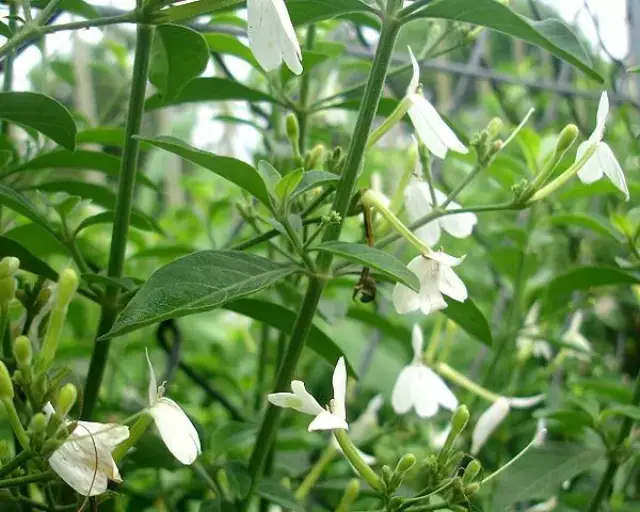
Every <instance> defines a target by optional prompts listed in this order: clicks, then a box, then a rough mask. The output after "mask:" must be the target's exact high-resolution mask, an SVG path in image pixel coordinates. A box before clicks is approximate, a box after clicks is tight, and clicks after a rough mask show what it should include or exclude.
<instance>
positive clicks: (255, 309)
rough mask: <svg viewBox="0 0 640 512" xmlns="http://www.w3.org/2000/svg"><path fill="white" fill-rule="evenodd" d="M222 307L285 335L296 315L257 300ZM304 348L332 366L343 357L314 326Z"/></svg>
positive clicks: (352, 370)
mask: <svg viewBox="0 0 640 512" xmlns="http://www.w3.org/2000/svg"><path fill="white" fill-rule="evenodd" d="M242 254H243V253H242ZM223 307H224V309H228V310H229V311H234V312H236V313H239V314H241V315H244V316H248V317H249V318H253V319H254V320H256V321H258V322H262V323H264V324H267V325H269V326H271V327H274V328H275V329H278V330H279V331H281V332H284V333H285V334H291V332H293V326H294V324H295V320H296V313H295V312H294V311H291V310H289V309H287V308H285V307H283V306H280V305H278V304H274V303H272V302H267V301H264V300H259V299H241V300H236V301H234V302H229V303H227V304H225V305H224V306H223ZM306 346H307V347H308V348H310V349H311V350H313V351H314V352H316V353H317V354H318V355H319V356H320V357H322V358H323V359H324V360H325V361H327V362H328V363H329V364H330V365H332V366H335V364H336V362H337V361H338V359H339V358H340V356H344V353H343V352H342V350H341V349H340V347H338V345H336V343H335V342H334V341H333V340H332V339H331V338H330V337H329V336H328V335H327V334H325V333H324V331H322V330H321V329H320V328H319V327H317V326H316V325H312V326H311V330H310V331H309V335H308V336H307V341H306ZM345 359H346V358H345ZM347 367H348V370H349V373H350V374H351V375H354V376H355V375H356V374H355V371H354V369H353V367H352V366H351V365H350V364H349V361H347Z"/></svg>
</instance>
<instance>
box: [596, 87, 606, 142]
mask: <svg viewBox="0 0 640 512" xmlns="http://www.w3.org/2000/svg"><path fill="white" fill-rule="evenodd" d="M608 115H609V96H608V95H607V91H603V92H602V94H601V95H600V101H599V102H598V113H597V114H596V128H595V130H594V131H593V135H592V138H594V139H597V140H598V142H599V141H601V140H602V136H603V135H604V127H605V124H606V123H607V116H608Z"/></svg>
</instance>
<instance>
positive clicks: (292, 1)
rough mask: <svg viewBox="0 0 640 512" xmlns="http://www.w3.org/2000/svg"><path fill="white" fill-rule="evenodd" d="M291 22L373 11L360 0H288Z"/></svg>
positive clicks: (302, 23) (304, 22)
mask: <svg viewBox="0 0 640 512" xmlns="http://www.w3.org/2000/svg"><path fill="white" fill-rule="evenodd" d="M287 9H289V16H290V17H291V22H292V23H293V24H294V25H296V26H299V25H305V24H307V23H315V22H317V21H321V20H327V19H330V18H335V17H337V16H342V15H345V14H350V13H354V12H373V9H372V8H371V7H370V6H369V5H367V4H366V3H364V2H361V1H360V0H288V1H287Z"/></svg>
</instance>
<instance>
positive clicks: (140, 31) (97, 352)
mask: <svg viewBox="0 0 640 512" xmlns="http://www.w3.org/2000/svg"><path fill="white" fill-rule="evenodd" d="M136 34H137V36H136V53H135V58H134V64H133V78H132V81H131V97H130V99H129V108H128V112H129V115H128V118H127V126H126V131H125V146H124V150H123V154H122V165H121V168H120V179H119V183H118V195H117V198H116V205H115V220H114V223H113V232H112V235H111V251H110V254H109V266H108V271H107V275H108V276H109V277H115V278H119V277H122V275H123V272H124V262H125V251H126V247H127V237H128V234H129V220H130V217H131V208H132V203H133V196H134V189H135V181H136V173H137V170H138V156H139V153H140V141H139V140H138V139H137V138H134V136H135V135H138V134H139V133H140V128H141V126H142V116H143V112H144V100H145V91H146V88H147V76H148V74H149V62H150V59H151V46H152V43H153V27H151V26H149V25H143V24H138V25H137V28H136ZM119 294H120V288H118V287H117V286H107V288H106V290H105V297H104V301H103V304H102V311H101V316H100V325H99V327H98V335H97V337H98V338H99V337H100V336H102V335H103V334H106V333H107V332H109V330H110V329H111V327H112V326H113V322H114V321H115V319H116V316H117V314H118V297H119ZM109 346H110V340H106V341H101V342H96V343H95V345H94V349H93V353H92V354H91V362H90V364H89V372H88V374H87V380H86V384H85V391H84V403H83V408H82V418H83V419H90V418H91V416H92V414H93V408H94V407H95V404H96V400H97V398H98V392H99V390H100V383H101V382H102V377H103V375H104V369H105V366H106V364H107V356H108V354H109Z"/></svg>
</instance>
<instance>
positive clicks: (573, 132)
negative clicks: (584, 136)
mask: <svg viewBox="0 0 640 512" xmlns="http://www.w3.org/2000/svg"><path fill="white" fill-rule="evenodd" d="M578 133H579V130H578V127H577V126H576V125H575V124H568V125H567V126H565V127H564V129H563V130H562V131H561V132H560V136H559V137H558V142H556V154H558V155H561V154H563V153H564V152H565V151H567V150H568V149H569V148H570V147H571V146H572V145H573V143H574V142H575V141H576V139H577V138H578Z"/></svg>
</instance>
